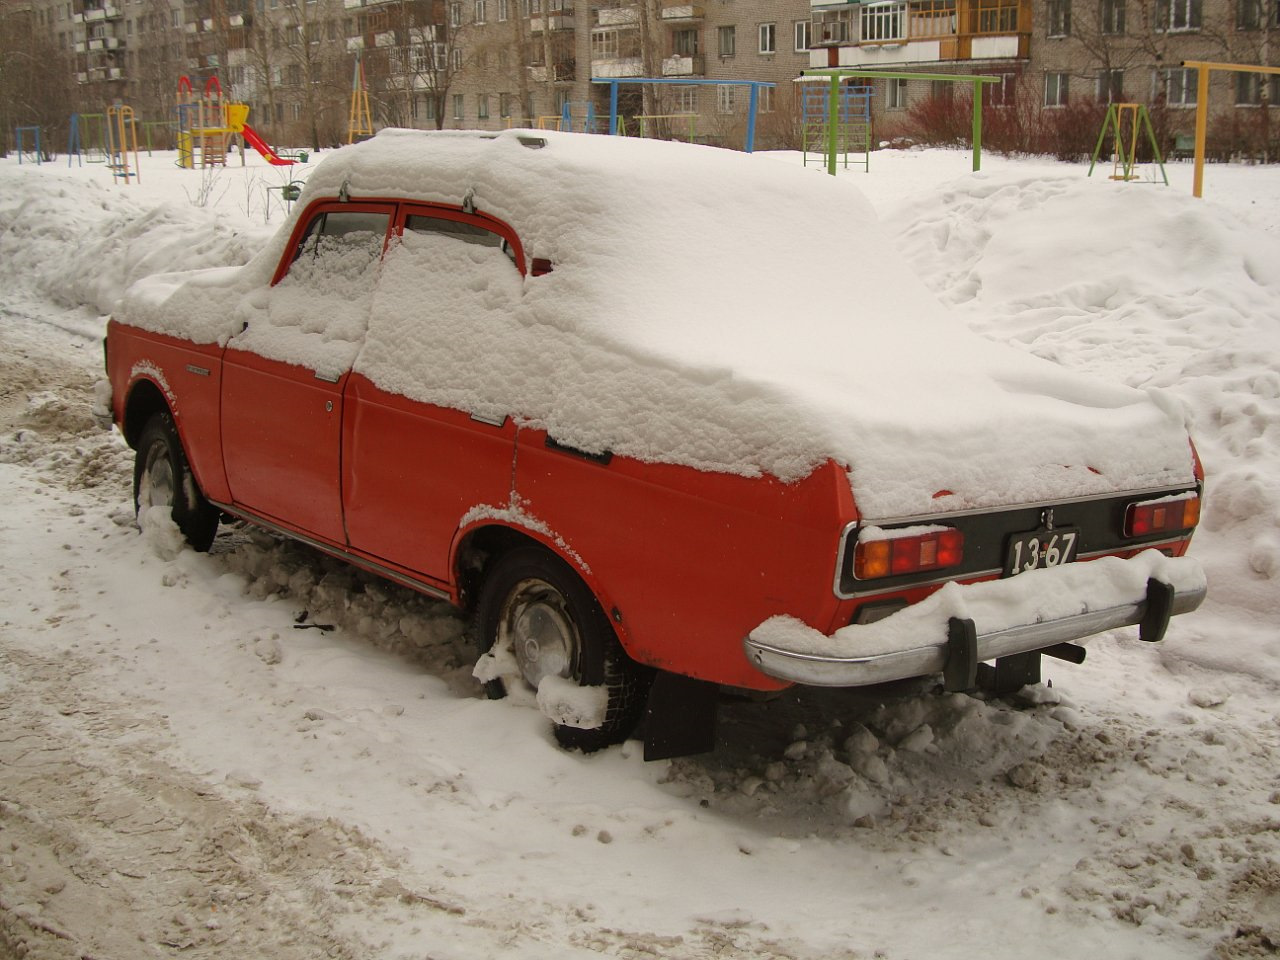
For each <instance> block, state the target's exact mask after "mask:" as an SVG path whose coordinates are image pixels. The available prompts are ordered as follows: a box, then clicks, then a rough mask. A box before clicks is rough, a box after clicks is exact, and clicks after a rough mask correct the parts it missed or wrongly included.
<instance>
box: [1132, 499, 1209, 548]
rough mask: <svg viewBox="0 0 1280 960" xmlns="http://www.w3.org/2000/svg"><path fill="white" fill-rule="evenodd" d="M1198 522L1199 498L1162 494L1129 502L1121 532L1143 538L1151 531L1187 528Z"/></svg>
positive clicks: (1162, 531)
mask: <svg viewBox="0 0 1280 960" xmlns="http://www.w3.org/2000/svg"><path fill="white" fill-rule="evenodd" d="M1199 522H1200V497H1199V496H1197V495H1195V494H1191V495H1189V496H1186V497H1165V498H1162V499H1160V500H1144V501H1143V502H1142V503H1131V504H1129V509H1128V510H1126V511H1125V514H1124V535H1125V536H1126V537H1146V536H1150V535H1151V534H1154V533H1172V532H1173V531H1175V530H1190V529H1191V528H1192V527H1194V526H1195V525H1196V524H1197V523H1199Z"/></svg>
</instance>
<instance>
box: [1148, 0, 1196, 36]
mask: <svg viewBox="0 0 1280 960" xmlns="http://www.w3.org/2000/svg"><path fill="white" fill-rule="evenodd" d="M1201 21H1202V15H1201V0H1157V3H1156V29H1157V30H1159V31H1168V32H1170V33H1176V32H1178V31H1180V30H1199V29H1200V25H1201Z"/></svg>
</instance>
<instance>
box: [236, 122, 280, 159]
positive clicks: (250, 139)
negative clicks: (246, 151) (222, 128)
mask: <svg viewBox="0 0 1280 960" xmlns="http://www.w3.org/2000/svg"><path fill="white" fill-rule="evenodd" d="M240 135H241V136H243V137H244V142H245V143H247V144H248V145H249V146H251V147H253V149H255V150H257V151H258V152H259V153H260V154H262V155H263V156H264V157H266V158H267V163H270V164H273V165H275V166H277V167H287V166H289V165H290V164H292V163H293V161H292V160H285V159H284V158H283V157H277V156H276V152H275V151H274V150H272V149H271V148H270V147H269V146H267V142H266V141H265V140H263V139H262V138H261V137H260V136H258V134H257V132H256V131H255V130H254V129H253V127H251V126H249V125H248V124H247V123H246V124H245V125H244V129H243V130H241V131H240Z"/></svg>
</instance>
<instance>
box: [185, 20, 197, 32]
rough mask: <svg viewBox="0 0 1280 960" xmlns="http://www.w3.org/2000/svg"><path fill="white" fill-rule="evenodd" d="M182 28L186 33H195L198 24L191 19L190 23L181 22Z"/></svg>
mask: <svg viewBox="0 0 1280 960" xmlns="http://www.w3.org/2000/svg"><path fill="white" fill-rule="evenodd" d="M182 29H183V31H185V32H186V33H195V32H197V31H198V30H199V29H200V24H198V23H196V22H195V21H194V20H192V21H191V22H190V23H186V24H183V25H182Z"/></svg>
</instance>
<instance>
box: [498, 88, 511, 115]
mask: <svg viewBox="0 0 1280 960" xmlns="http://www.w3.org/2000/svg"><path fill="white" fill-rule="evenodd" d="M511 104H512V100H511V94H509V93H500V94H498V116H500V117H509V116H511Z"/></svg>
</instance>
